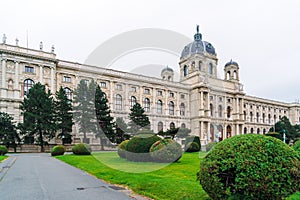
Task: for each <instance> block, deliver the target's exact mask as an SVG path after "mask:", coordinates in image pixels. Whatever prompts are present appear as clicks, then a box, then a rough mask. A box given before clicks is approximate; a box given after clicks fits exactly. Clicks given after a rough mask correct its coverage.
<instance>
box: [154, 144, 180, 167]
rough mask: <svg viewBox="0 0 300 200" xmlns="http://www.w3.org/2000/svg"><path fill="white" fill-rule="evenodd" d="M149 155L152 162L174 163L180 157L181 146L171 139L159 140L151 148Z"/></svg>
mask: <svg viewBox="0 0 300 200" xmlns="http://www.w3.org/2000/svg"><path fill="white" fill-rule="evenodd" d="M150 155H151V158H152V160H153V161H154V162H163V163H171V162H176V161H178V160H179V159H180V158H181V156H182V149H181V145H180V144H178V143H177V142H175V141H174V140H172V139H163V140H159V141H157V142H155V143H154V144H153V145H152V146H151V148H150Z"/></svg>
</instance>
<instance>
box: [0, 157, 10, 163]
mask: <svg viewBox="0 0 300 200" xmlns="http://www.w3.org/2000/svg"><path fill="white" fill-rule="evenodd" d="M7 157H8V156H0V162H2V161H3V160H5V159H6V158H7Z"/></svg>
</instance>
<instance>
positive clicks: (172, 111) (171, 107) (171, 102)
mask: <svg viewBox="0 0 300 200" xmlns="http://www.w3.org/2000/svg"><path fill="white" fill-rule="evenodd" d="M169 114H170V115H174V102H173V101H170V103H169Z"/></svg>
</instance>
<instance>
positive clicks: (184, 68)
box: [183, 65, 188, 77]
mask: <svg viewBox="0 0 300 200" xmlns="http://www.w3.org/2000/svg"><path fill="white" fill-rule="evenodd" d="M187 75H188V67H187V66H186V65H184V67H183V76H184V77H185V76H187Z"/></svg>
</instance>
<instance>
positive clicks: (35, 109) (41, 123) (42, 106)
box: [20, 83, 57, 152]
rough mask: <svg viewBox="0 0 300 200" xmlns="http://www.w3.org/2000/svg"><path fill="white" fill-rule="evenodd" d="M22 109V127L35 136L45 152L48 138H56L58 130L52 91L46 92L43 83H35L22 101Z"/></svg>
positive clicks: (28, 133) (27, 133) (29, 134)
mask: <svg viewBox="0 0 300 200" xmlns="http://www.w3.org/2000/svg"><path fill="white" fill-rule="evenodd" d="M20 109H21V110H22V114H23V116H24V122H23V125H22V127H23V128H24V131H25V132H26V135H27V136H29V137H30V136H33V137H35V139H36V142H37V143H38V144H39V145H40V146H41V151H42V152H43V151H44V145H45V144H47V140H48V141H49V140H50V139H52V138H54V137H55V132H56V130H57V127H56V123H55V105H54V101H53V98H52V97H51V93H50V91H48V92H46V88H45V86H44V85H42V84H41V83H37V84H35V85H34V86H33V87H32V88H31V89H30V90H29V93H28V95H27V96H25V98H24V101H23V102H21V105H20Z"/></svg>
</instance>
